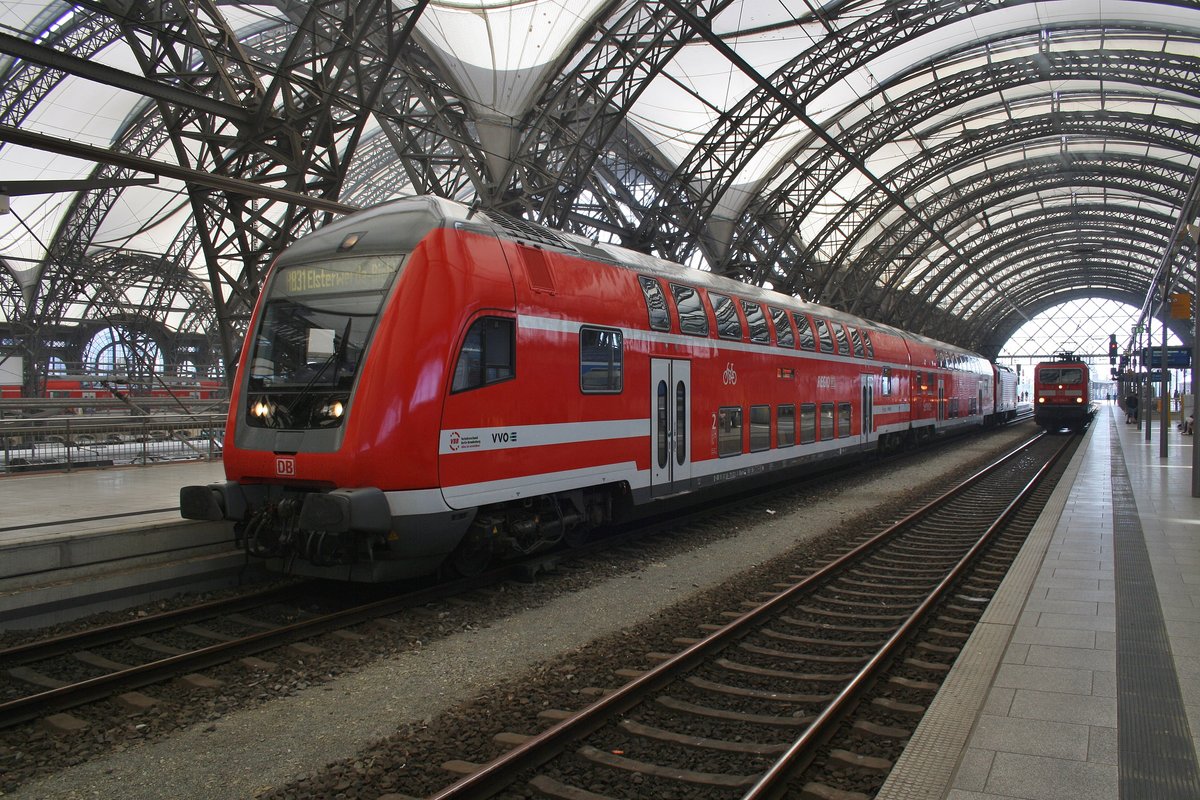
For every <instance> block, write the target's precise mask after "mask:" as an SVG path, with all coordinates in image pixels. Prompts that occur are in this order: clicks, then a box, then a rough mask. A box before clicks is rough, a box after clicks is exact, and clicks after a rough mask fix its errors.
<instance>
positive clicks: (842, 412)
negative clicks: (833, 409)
mask: <svg viewBox="0 0 1200 800" xmlns="http://www.w3.org/2000/svg"><path fill="white" fill-rule="evenodd" d="M849 435H850V404H849V403H838V438H839V439H845V438H846V437H847V436H849Z"/></svg>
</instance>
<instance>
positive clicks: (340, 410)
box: [321, 400, 346, 419]
mask: <svg viewBox="0 0 1200 800" xmlns="http://www.w3.org/2000/svg"><path fill="white" fill-rule="evenodd" d="M321 413H322V414H324V415H325V416H327V417H330V418H331V419H341V416H342V414H345V413H346V405H345V404H344V403H343V402H342V401H341V400H334V401H333V402H332V403H326V404H325V406H324V407H323V408H322V409H321Z"/></svg>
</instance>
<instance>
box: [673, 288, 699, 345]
mask: <svg viewBox="0 0 1200 800" xmlns="http://www.w3.org/2000/svg"><path fill="white" fill-rule="evenodd" d="M671 295H672V296H673V297H674V298H675V310H676V311H678V312H679V330H681V331H683V332H684V333H690V334H692V335H693V336H707V335H708V315H707V314H705V313H704V303H702V302H701V301H700V293H699V292H697V291H696V290H695V289H693V288H692V287H690V286H681V285H680V284H678V283H672V284H671Z"/></svg>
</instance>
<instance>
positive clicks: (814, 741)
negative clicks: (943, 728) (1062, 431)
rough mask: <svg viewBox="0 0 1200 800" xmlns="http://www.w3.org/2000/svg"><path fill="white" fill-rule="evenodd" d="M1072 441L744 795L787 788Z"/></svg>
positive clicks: (767, 796)
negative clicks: (793, 777)
mask: <svg viewBox="0 0 1200 800" xmlns="http://www.w3.org/2000/svg"><path fill="white" fill-rule="evenodd" d="M1071 441H1072V439H1071V438H1068V439H1066V440H1065V441H1064V443H1063V445H1062V447H1060V448H1059V449H1058V450H1057V451H1056V452H1055V453H1054V455H1053V456H1052V457H1051V458H1050V459H1049V460H1048V461H1047V462H1046V463H1045V464H1043V465H1042V466H1041V468H1039V469H1038V471H1037V473H1036V474H1035V475H1034V476H1033V477H1032V478H1030V479H1029V481H1028V483H1026V484H1025V487H1024V488H1023V489H1022V490H1021V492H1020V493H1019V494H1018V495H1017V496H1016V497H1015V498H1014V499H1013V500H1012V502H1010V503H1009V504H1008V506H1007V507H1006V508H1005V509H1004V511H1003V512H1002V513H1001V514H1000V516H999V517H997V518H996V520H995V521H994V522H993V523H992V524H991V525H989V526H988V529H987V530H986V531H984V533H983V535H981V536H980V537H979V539H978V541H976V542H975V544H974V545H972V546H971V549H970V550H968V551H967V552H966V554H965V555H963V557H962V558H961V559H959V562H958V564H956V565H955V566H954V568H953V569H951V570H950V572H949V573H947V575H946V577H944V578H943V579H942V580H941V582H940V583H939V584H938V585H937V587H935V588H934V590H933V591H932V592H931V593H930V594H929V596H928V597H926V598H925V600H923V601H922V602H921V604H920V605H919V606H917V608H916V609H915V610H914V611H913V613H912V614H911V615H909V617H908V619H907V620H905V621H904V622H903V623H902V624H901V625H900V627H899V628H898V629H897V630H896V632H895V633H893V634H892V635H891V637H890V638H889V639H888V640H887V642H885V643H884V645H883V646H882V647H881V648H880V649H879V650H878V651H877V652H876V653H875V655H874V656H872V657H871V658H870V660H868V661H867V663H866V664H865V665H863V667H862V669H861V670H859V672H858V674H857V675H855V676H854V678H853V680H851V681H850V682H849V683H848V684H847V685H846V686H845V687H844V688H843V689H842V690H841V691H840V692H838V694H837V696H836V697H835V698H834V699H833V700H832V701H830V703H829V705H827V706H826V707H825V708H824V709H823V710H822V711H821V713H820V714H818V715H817V718H816V719H815V720H813V722H812V724H811V725H809V726H808V728H806V729H805V730H804V733H802V734H801V735H800V736H799V737H798V738H797V739H796V740H795V741H794V742H793V743H792V745H791V746H790V747H789V748H788V749H787V751H785V752H784V754H783V755H782V756H780V757H779V759H778V760H777V761H776V762H775V763H774V764H773V765H772V766H771V767H770V768H769V769H768V770H767V771H766V772H765V773H763V775H762V777H761V778H760V779H759V780H758V782H757V783H755V785H754V786H752V787H751V788H750V790H749V791H747V792H746V793H745V794H744V795H742V800H774V799H775V798H778V797H781V796H782V795H783V794H784V793H785V792H786V791H787V786H788V782H789V781H790V780H791V777H792V776H793V775H794V774H796V773H797V772H799V771H800V770H802V769H804V768H805V767H807V766H808V764H809V763H810V762H811V761H812V759H813V758H814V757H815V756H816V754H817V748H819V747H820V746H821V745H822V744H823V743H824V742H825V740H826V739H828V737H830V736H831V735H832V734H833V733H834V731H835V729H836V727H837V725H838V724H840V723H841V721H842V720H843V719H844V718H845V716H846V714H847V713H849V711H850V710H851V709H852V708H853V706H854V704H855V703H856V702H857V700H858V698H859V696H860V695H861V694H862V693H863V691H865V689H866V688H867V687H868V686H869V685H870V684H871V683H872V682H873V681H874V680H875V679H876V677H877V676H878V673H879V672H880V671H882V670H883V669H884V668H885V667H886V666H887V665H888V664H889V663H890V662H891V660H892V659H893V658H894V657H895V655H896V653H897V652H898V651H899V650H900V649H901V648H902V647H903V646H904V645H905V644H906V643H907V640H908V638H909V637H910V636H911V635H912V633H913V632H914V631H915V630H916V629H917V627H918V626H919V625H920V624H921V623H922V622H924V619H925V617H927V616H928V615H929V613H930V612H931V611H932V610H933V608H934V607H935V606H936V605H937V604H938V603H939V602H940V601H941V599H942V598H943V596H944V595H946V594H947V593H948V592H949V591H950V589H951V588H952V587H953V586H954V584H955V583H956V582H957V581H958V579H959V578H961V577H962V575H963V574H964V573H965V572H966V571H967V569H968V568H969V567H970V565H971V563H972V562H973V561H974V560H975V558H976V557H977V556H978V555H979V554H980V553H981V552H982V551H983V549H984V548H986V547H987V546H988V545H989V544H990V543H991V542H992V540H993V539H994V538H995V537H996V535H997V534H998V533H999V532H1000V531H1001V530H1002V529H1003V528H1004V527H1005V526H1006V525H1007V524H1008V522H1009V520H1010V519H1011V518H1012V517H1013V515H1014V514H1016V512H1017V511H1018V510H1019V509H1020V508H1021V506H1022V505H1024V503H1025V501H1026V500H1027V499H1028V497H1029V496H1030V495H1031V494H1033V492H1034V491H1035V490H1036V489H1037V488H1038V486H1039V485H1040V484H1041V482H1042V480H1043V479H1044V478H1045V476H1046V473H1047V472H1049V471H1050V469H1052V468H1053V467H1054V465H1055V464H1057V463H1058V460H1059V459H1060V458H1061V457H1062V456H1063V454H1064V453H1065V452H1066V451H1067V449H1068V448H1069V447H1070V445H1071Z"/></svg>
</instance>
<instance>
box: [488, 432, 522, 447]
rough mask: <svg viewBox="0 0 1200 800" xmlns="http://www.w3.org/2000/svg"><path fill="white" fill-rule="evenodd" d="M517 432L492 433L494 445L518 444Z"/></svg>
mask: <svg viewBox="0 0 1200 800" xmlns="http://www.w3.org/2000/svg"><path fill="white" fill-rule="evenodd" d="M516 443H517V432H516V431H498V432H493V433H492V444H516Z"/></svg>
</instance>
